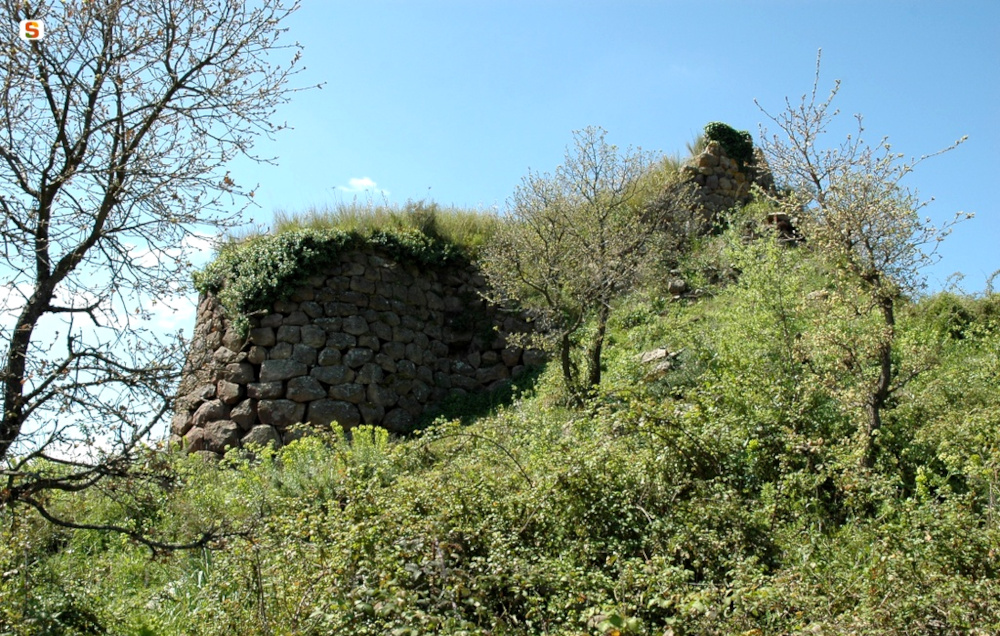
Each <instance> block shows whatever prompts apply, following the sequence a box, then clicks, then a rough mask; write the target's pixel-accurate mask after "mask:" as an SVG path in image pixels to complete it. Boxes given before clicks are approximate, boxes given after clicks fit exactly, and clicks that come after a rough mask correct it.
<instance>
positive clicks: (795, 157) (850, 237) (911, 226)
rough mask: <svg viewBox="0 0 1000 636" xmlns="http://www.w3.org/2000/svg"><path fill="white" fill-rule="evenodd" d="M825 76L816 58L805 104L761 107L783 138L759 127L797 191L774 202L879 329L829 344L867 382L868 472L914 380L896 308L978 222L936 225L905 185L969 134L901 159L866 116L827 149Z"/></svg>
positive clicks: (843, 294) (859, 315)
mask: <svg viewBox="0 0 1000 636" xmlns="http://www.w3.org/2000/svg"><path fill="white" fill-rule="evenodd" d="M819 71H820V57H819V56H817V58H816V75H815V79H814V82H813V88H812V92H811V93H810V94H809V95H806V96H803V97H802V100H801V103H800V104H799V105H794V106H793V105H792V103H791V102H790V101H788V100H787V99H786V109H785V110H784V111H783V112H781V113H779V114H777V115H771V114H769V113H768V112H767V111H766V110H764V108H763V107H760V105H759V104H758V107H760V108H761V111H762V112H764V114H765V115H766V116H767V117H768V118H770V119H771V121H773V122H774V123H775V124H777V126H778V128H779V129H780V131H781V133H782V134H781V136H779V135H774V136H772V137H770V138H769V137H768V135H767V133H766V131H765V130H762V135H761V136H762V138H763V144H762V145H763V150H764V152H765V154H766V156H767V159H768V162H769V163H770V166H771V169H772V171H773V172H774V173H775V175H776V176H777V177H778V178H779V179H782V180H784V184H785V185H786V186H789V187H790V188H791V190H792V193H791V195H790V196H788V197H785V198H783V199H781V200H779V201H777V203H778V204H779V205H783V206H785V207H787V208H788V209H789V211H790V213H792V214H793V215H795V216H797V217H799V229H800V230H801V232H802V233H803V235H804V236H805V238H806V240H807V241H808V244H809V245H811V246H812V248H813V250H814V251H815V253H817V254H818V255H820V256H822V257H823V258H825V259H826V260H827V261H828V262H829V263H830V264H831V265H832V270H833V271H834V272H835V273H836V274H837V278H836V282H837V284H838V288H839V289H838V292H839V294H838V296H837V298H838V299H839V300H840V301H841V303H843V304H848V305H850V307H849V311H850V313H852V314H853V316H854V318H851V320H855V321H858V320H865V319H868V318H871V319H873V321H874V323H875V324H877V325H878V326H877V329H876V330H875V332H874V333H871V334H868V335H867V337H864V338H862V337H857V335H855V336H854V337H847V338H839V339H831V340H830V343H829V344H830V345H831V346H833V347H835V348H837V349H839V357H840V358H841V359H842V360H844V361H845V362H844V364H845V365H846V366H847V367H848V369H849V370H850V371H853V372H854V374H855V375H856V376H857V377H858V378H859V379H860V387H859V388H858V389H857V390H856V391H855V397H854V401H856V402H857V403H858V404H859V405H860V406H861V407H863V410H864V412H865V425H864V426H863V427H862V429H861V438H862V452H861V464H862V466H865V467H871V466H873V465H874V462H875V459H876V450H877V449H876V445H875V437H876V435H877V434H878V431H879V429H880V428H881V427H882V415H883V411H884V410H885V409H886V408H887V404H888V402H889V398H890V397H891V395H892V393H893V392H894V391H896V390H898V389H899V388H900V387H901V386H902V384H903V383H904V382H905V381H906V380H907V379H908V378H906V377H902V376H900V374H899V363H898V361H897V360H896V359H895V358H894V355H893V345H894V342H895V339H896V334H895V327H896V309H897V305H898V303H899V300H900V298H901V297H902V296H903V295H904V294H906V293H908V292H914V291H917V290H918V289H920V288H921V287H922V286H923V284H924V278H923V277H922V275H921V270H922V269H923V268H924V267H925V266H927V265H929V264H931V263H932V262H934V260H935V259H936V248H937V245H938V244H939V243H940V242H941V241H942V240H944V238H945V237H946V236H947V235H948V233H949V231H950V228H951V226H952V225H953V224H954V223H955V222H956V221H957V220H959V219H960V218H962V217H963V216H964V217H966V218H967V217H969V216H971V215H963V214H961V213H960V214H958V215H957V216H956V217H955V220H953V221H951V222H949V223H945V224H943V225H941V226H936V225H934V224H932V223H931V222H930V219H924V218H921V216H920V210H921V209H922V208H923V207H924V206H926V205H927V204H928V203H929V201H926V200H921V199H920V198H919V196H918V195H917V193H916V192H914V191H913V190H911V189H909V188H908V187H907V186H906V185H905V184H904V183H903V179H904V178H905V177H906V176H907V175H908V174H910V173H911V172H913V170H914V168H916V166H917V165H918V164H920V163H922V162H923V161H924V160H926V159H928V158H929V157H932V156H936V155H939V154H941V153H943V152H947V151H948V150H951V149H953V148H955V147H956V146H957V145H958V144H960V143H962V141H964V140H965V138H964V137H963V138H962V139H960V140H959V141H957V142H956V143H955V144H953V145H952V146H949V147H948V148H945V149H944V150H941V151H939V152H936V153H934V154H932V155H925V156H923V157H920V158H919V159H904V156H903V155H902V154H898V153H895V152H893V150H892V146H891V145H890V144H889V142H888V138H885V137H883V138H882V139H881V140H880V141H879V142H878V143H877V144H875V145H869V144H868V143H866V142H865V141H864V139H863V132H864V127H863V125H862V118H861V116H860V115H856V116H855V117H856V119H857V132H856V134H852V135H848V136H847V138H846V140H844V141H843V142H842V143H841V144H840V145H837V146H834V147H824V146H823V145H822V138H823V135H824V134H825V133H826V132H827V128H828V127H829V125H830V123H831V122H832V121H833V119H834V118H835V117H836V116H837V115H838V114H839V111H837V110H833V109H831V104H832V102H833V99H834V98H835V97H836V95H837V91H838V90H839V88H840V82H839V81H837V82H835V83H834V86H833V89H832V90H831V91H830V94H829V96H828V97H827V98H826V99H825V100H823V101H819V99H818V97H817V90H818V88H819Z"/></svg>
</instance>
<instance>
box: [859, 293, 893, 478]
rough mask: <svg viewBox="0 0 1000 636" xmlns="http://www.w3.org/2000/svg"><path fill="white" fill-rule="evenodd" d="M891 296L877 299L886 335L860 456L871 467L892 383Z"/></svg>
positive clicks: (867, 466) (879, 353)
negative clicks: (862, 450) (877, 434)
mask: <svg viewBox="0 0 1000 636" xmlns="http://www.w3.org/2000/svg"><path fill="white" fill-rule="evenodd" d="M893 305H894V303H893V299H892V298H888V297H886V298H881V299H879V308H880V309H881V310H882V320H883V321H884V323H885V327H886V335H885V337H884V339H883V340H882V342H881V343H879V347H878V364H879V373H878V380H877V381H876V383H875V387H874V390H873V391H872V394H871V396H869V399H868V422H867V423H866V427H865V428H866V430H865V439H864V453H863V454H862V456H861V466H862V467H863V468H872V467H873V466H875V459H876V455H877V450H876V448H875V435H876V431H878V430H879V429H880V428H882V411H883V410H885V405H886V402H887V401H888V400H889V386H890V384H891V383H892V376H893V369H892V343H893V341H894V340H895V337H896V331H895V329H896V316H895V312H894V307H893Z"/></svg>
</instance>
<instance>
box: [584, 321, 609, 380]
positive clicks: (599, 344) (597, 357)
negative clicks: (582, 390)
mask: <svg viewBox="0 0 1000 636" xmlns="http://www.w3.org/2000/svg"><path fill="white" fill-rule="evenodd" d="M610 315H611V308H610V306H609V305H608V304H607V303H601V308H600V310H599V312H598V314H597V334H595V335H594V341H593V343H591V346H590V351H588V352H587V354H588V355H587V361H588V363H589V367H588V369H587V389H593V388H594V387H596V386H598V385H599V384H600V383H601V355H602V352H603V350H604V336H605V334H606V333H607V329H608V318H609V317H610Z"/></svg>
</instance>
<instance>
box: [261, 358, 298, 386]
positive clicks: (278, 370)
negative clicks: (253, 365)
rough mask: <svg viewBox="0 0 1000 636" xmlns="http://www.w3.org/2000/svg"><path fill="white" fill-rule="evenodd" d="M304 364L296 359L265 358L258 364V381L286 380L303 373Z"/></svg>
mask: <svg viewBox="0 0 1000 636" xmlns="http://www.w3.org/2000/svg"><path fill="white" fill-rule="evenodd" d="M306 371H307V368H306V365H305V364H303V363H302V362H299V361H298V360H265V361H264V362H263V363H262V364H261V365H260V381H261V382H273V381H276V380H288V379H290V378H296V377H298V376H300V375H305V374H306Z"/></svg>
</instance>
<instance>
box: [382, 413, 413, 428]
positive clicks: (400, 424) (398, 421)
mask: <svg viewBox="0 0 1000 636" xmlns="http://www.w3.org/2000/svg"><path fill="white" fill-rule="evenodd" d="M413 424H414V420H413V416H412V415H410V414H409V413H408V412H407V411H406V410H405V409H402V408H398V409H392V410H391V411H389V412H388V413H386V414H385V417H384V418H382V426H384V427H385V428H387V429H389V430H390V431H392V432H393V433H407V432H409V431H410V430H412V429H413Z"/></svg>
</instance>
